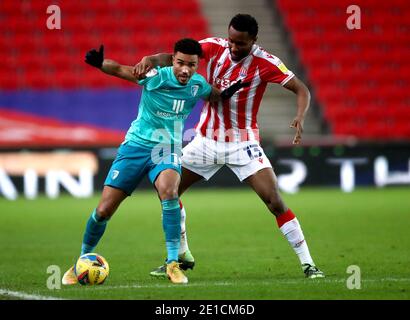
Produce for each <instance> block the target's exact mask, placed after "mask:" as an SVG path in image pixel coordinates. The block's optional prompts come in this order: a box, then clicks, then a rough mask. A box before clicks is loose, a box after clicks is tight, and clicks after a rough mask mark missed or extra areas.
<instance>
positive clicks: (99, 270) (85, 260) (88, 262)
mask: <svg viewBox="0 0 410 320" xmlns="http://www.w3.org/2000/svg"><path fill="white" fill-rule="evenodd" d="M74 272H75V275H76V277H77V279H78V282H79V283H80V284H82V285H94V284H103V283H104V281H105V279H107V277H108V274H109V272H110V267H109V265H108V262H107V260H105V259H104V257H102V256H100V255H99V254H97V253H86V254H84V255H82V256H81V257H79V258H78V260H77V262H76V263H75V265H74Z"/></svg>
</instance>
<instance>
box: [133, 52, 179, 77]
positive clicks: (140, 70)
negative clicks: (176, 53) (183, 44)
mask: <svg viewBox="0 0 410 320" xmlns="http://www.w3.org/2000/svg"><path fill="white" fill-rule="evenodd" d="M167 66H172V54H170V53H157V54H154V55H152V56H145V57H143V58H142V59H141V61H140V62H138V63H137V64H136V65H135V66H134V67H133V70H132V74H133V75H134V76H136V77H138V78H141V77H143V76H145V74H146V73H147V72H148V71H150V70H151V69H152V68H155V67H167Z"/></svg>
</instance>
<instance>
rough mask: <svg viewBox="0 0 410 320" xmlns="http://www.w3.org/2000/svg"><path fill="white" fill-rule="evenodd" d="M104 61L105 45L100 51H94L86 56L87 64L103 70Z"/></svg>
mask: <svg viewBox="0 0 410 320" xmlns="http://www.w3.org/2000/svg"><path fill="white" fill-rule="evenodd" d="M103 61H104V45H101V46H100V50H99V51H97V50H95V49H92V50H90V51H88V52H87V53H86V55H85V62H86V63H88V64H89V65H91V66H93V67H96V68H99V69H101V67H102V65H103Z"/></svg>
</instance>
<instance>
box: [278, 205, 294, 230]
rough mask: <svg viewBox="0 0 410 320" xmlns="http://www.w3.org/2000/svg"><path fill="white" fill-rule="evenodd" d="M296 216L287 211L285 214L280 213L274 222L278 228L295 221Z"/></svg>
mask: <svg viewBox="0 0 410 320" xmlns="http://www.w3.org/2000/svg"><path fill="white" fill-rule="evenodd" d="M295 218H296V216H295V215H294V214H293V212H292V211H291V210H290V209H288V210H287V211H286V212H285V213H282V214H281V215H279V216H278V217H276V222H277V223H278V227H279V228H280V227H282V226H283V225H284V224H285V223H286V222H289V221H290V220H293V219H295Z"/></svg>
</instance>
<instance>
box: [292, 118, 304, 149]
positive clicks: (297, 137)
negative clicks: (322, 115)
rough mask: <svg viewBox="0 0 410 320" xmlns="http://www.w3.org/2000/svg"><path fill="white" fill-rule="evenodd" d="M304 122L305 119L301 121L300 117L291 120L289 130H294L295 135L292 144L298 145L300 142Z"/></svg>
mask: <svg viewBox="0 0 410 320" xmlns="http://www.w3.org/2000/svg"><path fill="white" fill-rule="evenodd" d="M304 122H305V119H303V118H302V117H296V118H295V119H293V121H292V123H291V124H290V128H295V129H296V134H295V137H294V138H293V144H300V141H301V140H302V133H303V123H304Z"/></svg>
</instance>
